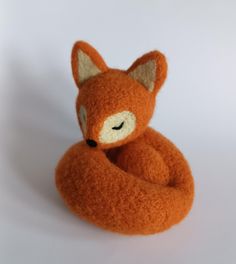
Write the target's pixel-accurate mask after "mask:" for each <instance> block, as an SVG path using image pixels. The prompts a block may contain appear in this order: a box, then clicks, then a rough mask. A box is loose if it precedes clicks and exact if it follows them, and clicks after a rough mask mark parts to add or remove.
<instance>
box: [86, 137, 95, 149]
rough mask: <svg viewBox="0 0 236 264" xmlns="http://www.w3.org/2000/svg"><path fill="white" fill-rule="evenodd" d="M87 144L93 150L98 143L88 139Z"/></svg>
mask: <svg viewBox="0 0 236 264" xmlns="http://www.w3.org/2000/svg"><path fill="white" fill-rule="evenodd" d="M86 143H87V144H88V145H89V146H90V147H92V148H95V147H96V146H97V142H96V141H94V140H92V139H87V140H86Z"/></svg>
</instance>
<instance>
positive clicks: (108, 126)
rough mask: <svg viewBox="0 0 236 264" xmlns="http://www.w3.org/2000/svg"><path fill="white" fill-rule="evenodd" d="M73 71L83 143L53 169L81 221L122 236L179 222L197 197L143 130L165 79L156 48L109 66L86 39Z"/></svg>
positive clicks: (181, 169) (167, 153)
mask: <svg viewBox="0 0 236 264" xmlns="http://www.w3.org/2000/svg"><path fill="white" fill-rule="evenodd" d="M72 72H73V77H74V79H75V82H76V84H77V86H78V87H79V95H78V98H77V101H76V110H77V114H78V119H79V124H80V127H81V129H82V133H83V136H84V139H85V140H84V141H82V142H79V143H77V144H75V145H74V146H72V147H71V148H70V149H69V150H68V151H67V152H66V153H65V154H64V156H63V157H62V159H61V161H60V162H59V164H58V166H57V168H56V185H57V188H58V190H59V192H60V194H61V195H62V197H63V199H64V200H65V202H66V204H67V206H68V207H69V208H70V209H71V210H72V211H73V212H74V213H76V214H77V215H79V216H80V217H81V218H83V219H86V220H88V221H89V222H91V223H94V224H96V225H98V226H100V227H102V228H105V229H108V230H111V231H115V232H120V233H125V234H151V233H156V232H160V231H163V230H165V229H167V228H169V227H170V226H172V225H173V224H176V223H178V222H179V221H180V220H182V219H183V218H184V217H185V216H186V214H187V213H188V212H189V210H190V208H191V205H192V202H193V196H194V185H193V178H192V175H191V171H190V168H189V166H188V164H187V162H186V160H185V158H184V157H183V155H182V154H181V152H180V151H179V150H178V149H177V148H176V147H175V146H174V145H173V144H172V143H171V142H170V141H169V140H168V139H166V138H165V137H164V136H162V135H161V134H160V133H158V132H156V131H154V130H153V129H151V128H149V127H148V122H149V120H150V118H151V117H152V114H153V111H154V107H155V97H156V94H157V92H158V91H159V89H160V88H161V86H162V84H163V82H164V80H165V78H166V75H167V63H166V59H165V57H164V55H163V54H161V53H160V52H158V51H153V52H150V53H147V54H145V55H144V56H142V57H141V58H139V59H137V60H136V61H135V62H134V63H133V65H132V66H131V67H130V68H129V69H128V70H127V71H123V70H117V69H110V68H108V67H107V65H106V64H105V62H104V61H103V59H102V57H101V56H100V55H99V54H98V52H97V51H96V50H95V49H94V48H93V47H91V46H90V45H89V44H87V43H85V42H77V43H75V45H74V47H73V50H72Z"/></svg>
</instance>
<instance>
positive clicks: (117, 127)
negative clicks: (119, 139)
mask: <svg viewBox="0 0 236 264" xmlns="http://www.w3.org/2000/svg"><path fill="white" fill-rule="evenodd" d="M123 125H124V121H123V122H122V123H121V124H120V125H119V126H114V127H113V128H112V129H114V130H120V129H121V128H122V127H123Z"/></svg>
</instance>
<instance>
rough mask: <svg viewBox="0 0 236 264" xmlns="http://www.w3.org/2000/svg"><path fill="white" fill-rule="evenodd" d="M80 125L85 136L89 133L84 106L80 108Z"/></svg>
mask: <svg viewBox="0 0 236 264" xmlns="http://www.w3.org/2000/svg"><path fill="white" fill-rule="evenodd" d="M79 123H80V127H81V129H82V131H83V134H84V136H85V135H86V132H87V111H86V108H85V107H84V106H83V105H81V106H80V110H79Z"/></svg>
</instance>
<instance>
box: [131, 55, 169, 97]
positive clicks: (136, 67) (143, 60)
mask: <svg viewBox="0 0 236 264" xmlns="http://www.w3.org/2000/svg"><path fill="white" fill-rule="evenodd" d="M127 73H128V75H129V76H130V77H132V78H133V79H135V80H136V81H138V82H139V83H141V84H142V85H143V86H144V87H145V88H146V89H147V90H148V91H149V92H154V93H157V92H158V91H159V89H160V88H161V86H162V84H163V83H164V81H165V79H166V75H167V62H166V58H165V56H164V55H163V54H162V53H161V52H159V51H151V52H149V53H147V54H145V55H143V56H142V57H140V58H139V59H137V60H136V61H135V62H134V63H133V64H132V66H131V67H130V68H129V69H128V70H127Z"/></svg>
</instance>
